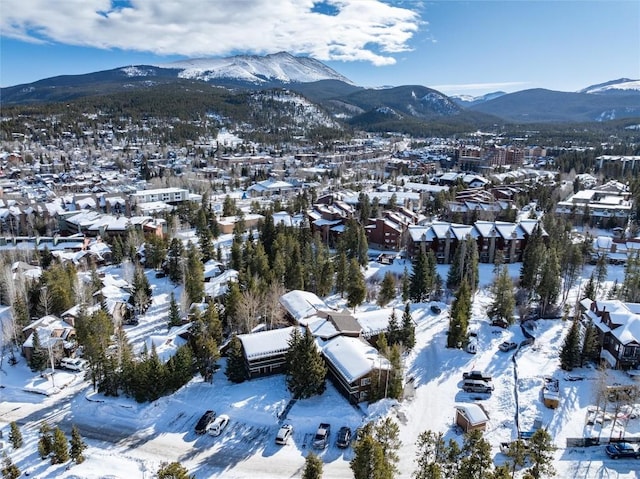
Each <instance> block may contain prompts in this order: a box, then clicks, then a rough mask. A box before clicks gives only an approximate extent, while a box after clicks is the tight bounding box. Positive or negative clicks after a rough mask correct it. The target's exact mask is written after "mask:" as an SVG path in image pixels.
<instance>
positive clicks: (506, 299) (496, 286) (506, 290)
mask: <svg viewBox="0 0 640 479" xmlns="http://www.w3.org/2000/svg"><path fill="white" fill-rule="evenodd" d="M491 293H492V294H493V302H492V303H491V306H489V309H488V310H487V314H488V315H489V317H490V318H493V319H494V320H501V321H504V322H505V323H507V324H513V321H514V317H513V310H514V308H515V305H516V300H515V295H514V294H513V281H512V280H511V277H510V276H509V269H508V268H507V266H502V267H501V268H500V270H499V271H498V274H497V276H496V278H495V280H494V281H493V284H492V286H491Z"/></svg>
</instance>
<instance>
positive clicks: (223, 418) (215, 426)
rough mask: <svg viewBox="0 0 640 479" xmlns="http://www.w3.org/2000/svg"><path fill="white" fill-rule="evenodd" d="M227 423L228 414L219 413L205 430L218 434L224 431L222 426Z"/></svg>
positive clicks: (225, 425)
mask: <svg viewBox="0 0 640 479" xmlns="http://www.w3.org/2000/svg"><path fill="white" fill-rule="evenodd" d="M228 424H229V416H227V415H226V414H220V415H219V416H218V417H217V418H215V419H214V420H213V422H212V423H211V424H210V425H209V426H208V427H207V431H208V432H209V434H211V435H212V436H219V435H220V434H222V431H224V428H225V427H227V425H228Z"/></svg>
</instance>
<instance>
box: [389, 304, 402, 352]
mask: <svg viewBox="0 0 640 479" xmlns="http://www.w3.org/2000/svg"><path fill="white" fill-rule="evenodd" d="M387 341H388V342H389V345H390V346H393V345H394V344H398V343H399V342H401V341H402V332H401V331H400V324H399V323H398V317H397V316H396V310H395V309H392V310H391V315H390V316H389V325H388V326H387Z"/></svg>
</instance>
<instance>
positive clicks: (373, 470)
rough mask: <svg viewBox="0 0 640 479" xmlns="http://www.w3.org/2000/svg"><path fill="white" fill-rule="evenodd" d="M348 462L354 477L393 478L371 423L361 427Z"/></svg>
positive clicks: (361, 478)
mask: <svg viewBox="0 0 640 479" xmlns="http://www.w3.org/2000/svg"><path fill="white" fill-rule="evenodd" d="M353 451H354V457H353V459H352V460H351V462H350V463H349V465H350V467H351V470H352V471H353V476H354V479H393V477H394V471H393V468H392V467H391V466H390V464H389V463H388V462H387V460H386V458H385V457H384V449H383V447H382V444H380V442H379V441H377V440H376V438H375V437H374V428H373V425H372V424H367V425H366V426H365V427H363V429H362V431H361V434H360V437H359V438H358V440H357V441H356V443H355V445H354V447H353Z"/></svg>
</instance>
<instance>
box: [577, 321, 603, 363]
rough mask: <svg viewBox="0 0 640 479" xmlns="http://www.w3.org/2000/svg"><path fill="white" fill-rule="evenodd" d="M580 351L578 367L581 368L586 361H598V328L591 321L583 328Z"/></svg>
mask: <svg viewBox="0 0 640 479" xmlns="http://www.w3.org/2000/svg"><path fill="white" fill-rule="evenodd" d="M581 350H582V355H581V357H580V366H583V365H584V363H585V362H587V361H591V362H597V361H598V360H599V359H600V338H599V337H598V328H597V327H596V326H595V325H594V324H593V323H592V322H591V321H589V322H588V323H587V325H586V327H585V331H584V338H583V341H582V348H581Z"/></svg>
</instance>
